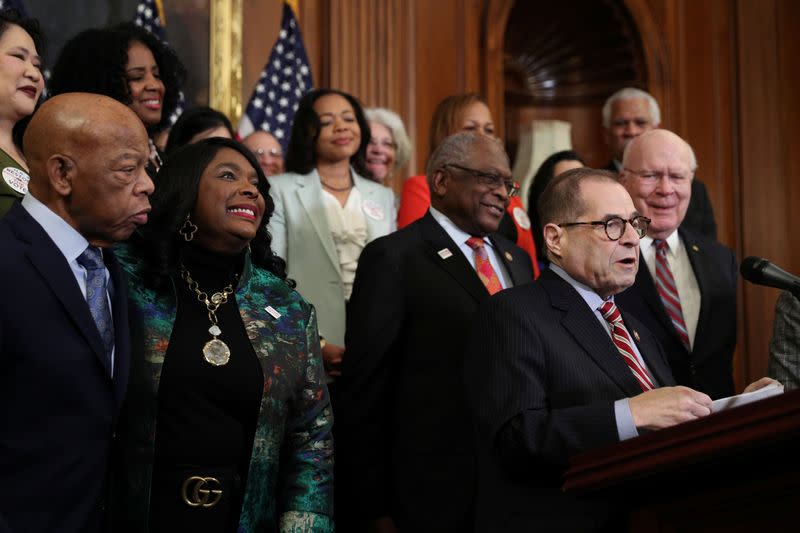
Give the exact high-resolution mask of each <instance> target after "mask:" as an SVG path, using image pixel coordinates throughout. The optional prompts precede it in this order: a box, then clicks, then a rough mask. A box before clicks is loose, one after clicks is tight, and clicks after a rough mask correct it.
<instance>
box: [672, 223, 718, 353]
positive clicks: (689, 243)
mask: <svg viewBox="0 0 800 533" xmlns="http://www.w3.org/2000/svg"><path fill="white" fill-rule="evenodd" d="M678 234H679V235H680V237H681V239H682V240H683V243H684V246H686V254H687V255H688V256H689V263H690V264H691V265H692V272H694V277H695V279H696V280H697V289H698V290H699V291H700V313H699V314H698V316H697V329H696V330H695V335H694V338H695V343H694V346H693V348H694V349H693V350H692V352H695V353H700V354H702V353H703V350H698V349H697V345H698V343H699V344H701V345H702V342H703V338H704V336H703V335H704V332H703V324H707V323H708V322H709V319H710V316H709V313H710V312H711V311H710V308H709V306H708V303H707V300H708V298H707V297H704V296H705V295H707V294H709V286H710V284H711V283H713V280H714V276H715V275H716V274H715V272H714V270H715V269H714V267H713V266H710V265H709V261H708V256H707V255H706V253H705V251H704V250H703V249H702V248H701V247H700V245H699V244H698V243H697V242H695V240H694V239H692V237H691V236H690V235H688V234H686V232H684V231H683V230H681V229H679V230H678Z"/></svg>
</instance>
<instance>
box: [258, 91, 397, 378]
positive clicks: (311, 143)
mask: <svg viewBox="0 0 800 533" xmlns="http://www.w3.org/2000/svg"><path fill="white" fill-rule="evenodd" d="M369 132H370V129H369V124H368V122H367V120H366V118H365V117H364V112H363V110H362V109H361V105H360V104H359V103H358V101H357V100H356V99H355V98H354V97H353V96H351V95H349V94H347V93H344V92H341V91H337V90H334V89H317V90H315V91H311V92H309V93H307V94H306V95H305V96H303V98H302V99H301V100H300V104H299V107H298V108H297V113H296V114H295V117H294V124H293V125H292V137H291V139H290V141H289V149H288V152H287V154H286V170H287V173H286V174H279V175H276V176H272V177H270V184H271V187H272V188H271V190H270V194H271V195H272V198H273V200H274V201H275V214H274V216H273V217H272V218H271V219H270V221H269V231H270V233H271V234H272V238H273V242H272V245H273V250H275V253H276V254H278V255H279V256H281V257H283V258H284V259H286V263H287V268H288V272H289V276H290V277H291V278H293V279H294V280H296V281H297V290H298V291H300V293H301V294H302V295H303V296H304V297H306V298H307V299H308V301H309V302H311V303H312V304H314V307H316V309H317V312H318V313H319V331H320V334H321V335H322V336H323V337H324V340H323V344H324V346H323V349H322V355H323V358H324V360H325V364H326V368H327V369H328V371H329V373H330V375H331V376H336V375H338V373H339V365H340V363H341V357H342V354H343V352H344V329H345V303H346V302H347V300H349V298H350V292H351V291H352V287H353V279H354V278H355V273H356V266H357V265H358V257H359V255H360V254H361V250H362V249H363V248H364V246H365V245H366V244H367V243H368V242H370V241H372V240H373V239H376V238H378V237H381V236H383V235H386V234H387V233H390V232H391V231H394V229H395V207H394V194H393V193H392V191H391V190H390V189H387V188H386V187H383V186H381V185H379V184H377V183H375V182H374V181H372V180H370V179H368V177H369V176H370V173H369V169H368V168H367V166H366V152H367V145H368V144H369V139H370V137H369V135H370V134H369Z"/></svg>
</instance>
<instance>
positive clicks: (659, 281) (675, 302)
mask: <svg viewBox="0 0 800 533" xmlns="http://www.w3.org/2000/svg"><path fill="white" fill-rule="evenodd" d="M653 244H655V245H656V288H657V289H658V295H659V296H660V297H661V303H663V304H664V309H666V311H667V314H668V315H669V318H670V320H671V321H672V325H673V326H674V327H675V331H677V332H678V336H679V337H680V338H681V342H682V343H683V345H684V346H685V347H686V350H688V351H690V352H691V351H692V347H691V345H690V344H689V332H688V331H687V329H686V322H685V321H684V320H683V308H682V307H681V299H680V297H679V296H678V287H677V286H676V285H675V278H674V277H673V275H672V270H671V269H670V268H669V263H668V262H667V248H668V245H667V241H664V240H660V239H655V240H654V241H653Z"/></svg>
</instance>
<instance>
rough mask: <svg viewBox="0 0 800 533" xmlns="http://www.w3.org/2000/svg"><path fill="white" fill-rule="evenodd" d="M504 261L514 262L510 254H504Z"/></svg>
mask: <svg viewBox="0 0 800 533" xmlns="http://www.w3.org/2000/svg"><path fill="white" fill-rule="evenodd" d="M505 255H506V261H508V262H511V261H513V260H514V257H513V256H512V255H511V252H506V254H505Z"/></svg>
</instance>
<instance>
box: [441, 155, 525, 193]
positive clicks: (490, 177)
mask: <svg viewBox="0 0 800 533" xmlns="http://www.w3.org/2000/svg"><path fill="white" fill-rule="evenodd" d="M444 166H445V168H446V167H452V168H456V169H458V170H461V171H463V172H467V173H469V174H472V176H473V177H474V178H475V179H476V180H478V183H480V184H481V185H488V186H489V187H491V188H492V189H496V188H498V187H500V186H501V185H502V186H503V187H504V188H505V190H506V194H508V196H514V195H516V194H517V192H518V191H519V183H517V182H516V181H514V180H512V179H510V178H505V177H503V176H501V175H500V174H492V173H489V172H482V171H480V170H475V169H474V168H468V167H462V166H461V165H456V164H454V163H448V164H446V165H444Z"/></svg>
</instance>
